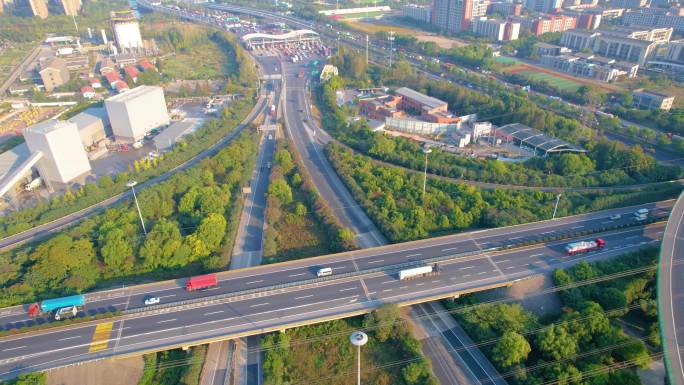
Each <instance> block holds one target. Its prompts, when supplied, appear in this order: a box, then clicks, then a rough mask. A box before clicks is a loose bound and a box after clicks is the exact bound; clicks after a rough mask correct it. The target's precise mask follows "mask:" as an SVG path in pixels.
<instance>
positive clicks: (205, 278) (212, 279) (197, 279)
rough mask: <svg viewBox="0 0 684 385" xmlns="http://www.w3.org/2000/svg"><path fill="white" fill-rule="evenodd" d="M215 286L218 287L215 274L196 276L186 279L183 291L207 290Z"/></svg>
mask: <svg viewBox="0 0 684 385" xmlns="http://www.w3.org/2000/svg"><path fill="white" fill-rule="evenodd" d="M215 286H218V279H217V278H216V274H205V275H197V276H194V277H190V278H188V280H187V282H185V290H187V291H195V290H202V289H208V288H210V287H215Z"/></svg>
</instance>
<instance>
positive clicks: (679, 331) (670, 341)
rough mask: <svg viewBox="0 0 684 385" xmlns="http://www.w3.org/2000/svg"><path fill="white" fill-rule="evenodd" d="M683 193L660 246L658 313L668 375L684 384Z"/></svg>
mask: <svg viewBox="0 0 684 385" xmlns="http://www.w3.org/2000/svg"><path fill="white" fill-rule="evenodd" d="M683 222H684V194H682V195H680V196H679V199H677V202H676V203H675V205H674V207H673V208H672V215H671V216H670V219H669V220H668V222H667V227H666V229H665V233H664V234H663V242H662V246H661V249H660V264H659V269H658V316H659V317H660V334H661V338H662V341H663V351H664V353H665V366H666V368H667V374H668V378H669V379H670V383H671V384H673V385H684V365H683V364H682V352H681V348H680V347H681V346H682V344H683V343H684V296H683V295H682V294H683V293H684V241H682V240H683V239H684V226H682V223H683Z"/></svg>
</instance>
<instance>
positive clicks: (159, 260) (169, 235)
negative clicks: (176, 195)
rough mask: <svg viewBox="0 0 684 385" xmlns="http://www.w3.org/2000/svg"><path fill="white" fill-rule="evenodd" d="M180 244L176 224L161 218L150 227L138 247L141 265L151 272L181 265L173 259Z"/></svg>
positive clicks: (179, 235)
mask: <svg viewBox="0 0 684 385" xmlns="http://www.w3.org/2000/svg"><path fill="white" fill-rule="evenodd" d="M181 243H182V241H181V234H180V230H179V229H178V225H177V224H176V222H172V221H169V220H167V219H163V218H162V219H161V220H159V222H157V223H156V224H155V225H154V226H153V227H152V230H151V231H150V232H149V233H148V234H147V237H146V238H145V242H144V243H143V245H142V247H140V251H139V254H140V257H141V258H142V259H143V265H144V266H145V268H147V269H149V270H151V269H155V268H158V267H167V266H172V265H176V264H179V263H182V262H183V261H174V259H173V256H174V254H175V252H176V250H178V248H179V247H180V246H181ZM176 262H178V263H176Z"/></svg>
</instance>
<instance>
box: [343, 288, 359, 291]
mask: <svg viewBox="0 0 684 385" xmlns="http://www.w3.org/2000/svg"><path fill="white" fill-rule="evenodd" d="M349 290H356V287H348V288H346V289H340V290H339V291H349Z"/></svg>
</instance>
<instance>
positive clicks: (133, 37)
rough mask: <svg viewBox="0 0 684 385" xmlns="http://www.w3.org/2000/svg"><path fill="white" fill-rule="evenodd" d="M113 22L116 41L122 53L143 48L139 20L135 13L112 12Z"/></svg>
mask: <svg viewBox="0 0 684 385" xmlns="http://www.w3.org/2000/svg"><path fill="white" fill-rule="evenodd" d="M111 21H112V30H114V39H115V40H116V45H117V46H118V47H119V50H120V51H122V52H123V51H127V50H129V49H135V48H143V41H142V36H141V35H140V27H139V26H138V19H136V18H135V14H134V13H133V11H121V12H112V14H111Z"/></svg>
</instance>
